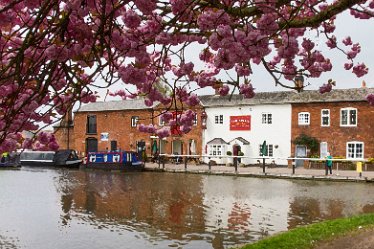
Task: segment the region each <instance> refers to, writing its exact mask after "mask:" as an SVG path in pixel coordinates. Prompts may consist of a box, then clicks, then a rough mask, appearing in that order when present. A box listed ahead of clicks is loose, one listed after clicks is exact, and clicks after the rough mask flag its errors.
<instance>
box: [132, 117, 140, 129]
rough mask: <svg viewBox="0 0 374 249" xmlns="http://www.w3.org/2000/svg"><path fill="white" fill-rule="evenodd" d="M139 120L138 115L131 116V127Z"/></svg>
mask: <svg viewBox="0 0 374 249" xmlns="http://www.w3.org/2000/svg"><path fill="white" fill-rule="evenodd" d="M138 122H139V117H138V116H132V117H131V127H136V126H137V125H138Z"/></svg>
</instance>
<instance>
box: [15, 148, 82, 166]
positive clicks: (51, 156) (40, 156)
mask: <svg viewBox="0 0 374 249" xmlns="http://www.w3.org/2000/svg"><path fill="white" fill-rule="evenodd" d="M20 162H21V165H22V166H29V167H66V168H79V166H80V165H81V163H82V160H81V159H79V158H78V157H77V155H76V153H75V151H73V150H59V151H56V152H55V151H25V152H22V154H21V160H20Z"/></svg>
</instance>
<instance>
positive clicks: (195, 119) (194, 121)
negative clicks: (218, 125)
mask: <svg viewBox="0 0 374 249" xmlns="http://www.w3.org/2000/svg"><path fill="white" fill-rule="evenodd" d="M193 125H194V126H196V125H197V113H195V117H194V119H193Z"/></svg>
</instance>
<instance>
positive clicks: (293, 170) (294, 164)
mask: <svg viewBox="0 0 374 249" xmlns="http://www.w3.org/2000/svg"><path fill="white" fill-rule="evenodd" d="M295 168H296V163H295V160H292V174H293V175H294V174H295Z"/></svg>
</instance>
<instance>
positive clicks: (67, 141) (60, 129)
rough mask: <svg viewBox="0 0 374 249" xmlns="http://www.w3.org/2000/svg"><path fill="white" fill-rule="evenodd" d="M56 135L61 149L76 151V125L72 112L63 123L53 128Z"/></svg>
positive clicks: (67, 114) (64, 118) (68, 113)
mask: <svg viewBox="0 0 374 249" xmlns="http://www.w3.org/2000/svg"><path fill="white" fill-rule="evenodd" d="M53 131H54V135H55V137H56V140H57V141H58V144H59V146H60V147H59V149H61V150H64V149H75V144H74V124H73V115H72V111H71V110H70V111H68V112H67V113H66V115H65V116H64V117H63V118H62V119H61V121H60V122H59V123H58V124H56V125H54V126H53Z"/></svg>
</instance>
